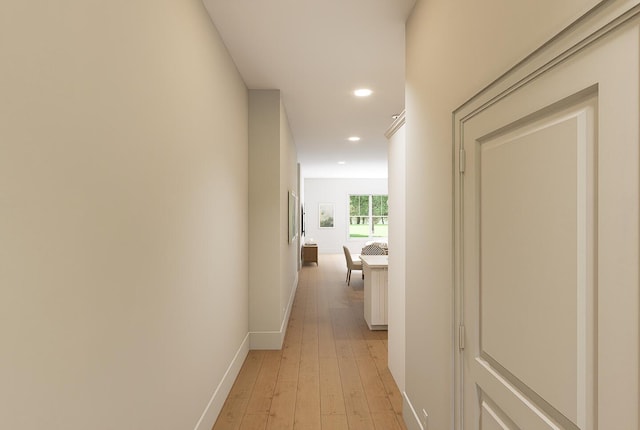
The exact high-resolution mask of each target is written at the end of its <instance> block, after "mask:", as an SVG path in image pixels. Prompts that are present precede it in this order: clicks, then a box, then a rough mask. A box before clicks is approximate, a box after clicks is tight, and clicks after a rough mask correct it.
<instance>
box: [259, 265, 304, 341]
mask: <svg viewBox="0 0 640 430" xmlns="http://www.w3.org/2000/svg"><path fill="white" fill-rule="evenodd" d="M297 289H298V272H296V276H295V278H294V279H293V287H292V288H291V294H290V295H289V303H288V304H287V308H286V311H285V313H284V318H283V319H282V322H281V323H280V330H278V331H252V332H249V334H250V335H251V337H250V342H249V345H250V347H251V349H281V348H282V343H283V342H284V336H285V334H286V333H287V323H288V322H289V316H290V315H291V308H292V307H293V299H294V298H295V296H296V290H297Z"/></svg>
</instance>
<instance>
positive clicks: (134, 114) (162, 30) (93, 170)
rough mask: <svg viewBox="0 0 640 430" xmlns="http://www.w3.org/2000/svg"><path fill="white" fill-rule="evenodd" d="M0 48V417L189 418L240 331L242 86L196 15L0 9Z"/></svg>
mask: <svg viewBox="0 0 640 430" xmlns="http://www.w3.org/2000/svg"><path fill="white" fill-rule="evenodd" d="M0 58H2V72H1V73H0V94H2V97H0V237H1V239H0V321H1V324H0V339H2V346H1V349H2V352H1V353H0V381H2V383H1V384H0V428H3V429H16V430H17V429H36V428H48V429H60V430H62V429H64V430H73V429H78V430H80V429H87V428H91V429H96V430H99V429H158V430H160V429H167V430H175V429H194V428H196V424H197V423H198V421H199V419H200V417H201V415H203V412H205V410H206V409H207V406H208V403H209V401H210V399H211V398H212V395H213V394H214V391H215V390H216V388H217V387H218V386H219V384H220V383H221V382H224V380H223V377H224V375H225V372H226V371H227V369H228V368H229V366H230V364H231V363H232V361H233V359H234V356H235V355H236V353H239V357H238V358H239V360H240V363H241V360H242V358H244V356H243V353H244V352H246V349H242V348H241V345H243V341H244V340H245V339H246V337H247V333H248V310H247V300H248V286H247V285H248V279H247V278H248V276H247V269H246V267H247V253H248V245H247V243H248V234H247V222H248V208H247V188H248V167H247V152H248V149H247V90H246V88H245V86H244V84H243V82H242V80H241V78H240V76H239V74H238V73H237V71H236V68H235V66H234V64H233V62H232V61H231V59H230V57H229V56H228V55H227V52H226V49H225V47H224V46H223V44H222V43H221V41H220V38H219V37H218V34H217V32H216V30H215V29H214V27H213V26H212V24H211V22H210V19H209V16H208V15H207V13H206V11H205V10H204V7H203V5H202V3H201V1H199V0H185V1H168V0H154V1H149V0H133V1H110V2H95V1H89V2H87V1H85V0H61V1H56V2H38V3H34V2H25V1H22V0H4V1H2V2H1V3H0ZM245 346H246V345H245ZM232 373H233V371H232ZM234 376H235V375H234V374H231V375H230V382H232V381H233V377H234ZM225 387H226V388H225ZM229 387H230V385H228V386H225V385H224V384H223V385H222V386H221V387H220V391H218V396H217V398H216V399H214V401H213V403H212V404H211V407H210V408H209V409H207V412H206V413H205V414H204V416H203V420H202V422H201V423H200V424H201V426H200V427H199V428H201V429H204V428H207V429H209V428H211V425H212V424H213V420H214V419H215V415H216V414H217V410H216V408H217V407H219V406H221V404H222V403H221V402H220V403H218V401H219V400H220V399H221V400H222V401H224V398H225V397H226V392H225V390H226V389H228V388H229Z"/></svg>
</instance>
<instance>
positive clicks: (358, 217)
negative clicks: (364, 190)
mask: <svg viewBox="0 0 640 430" xmlns="http://www.w3.org/2000/svg"><path fill="white" fill-rule="evenodd" d="M387 200H388V196H386V195H378V196H375V195H370V194H369V195H367V194H365V195H351V196H349V237H353V238H356V237H387V236H388V235H389V208H388V205H387Z"/></svg>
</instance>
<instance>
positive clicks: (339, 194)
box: [304, 178, 388, 254]
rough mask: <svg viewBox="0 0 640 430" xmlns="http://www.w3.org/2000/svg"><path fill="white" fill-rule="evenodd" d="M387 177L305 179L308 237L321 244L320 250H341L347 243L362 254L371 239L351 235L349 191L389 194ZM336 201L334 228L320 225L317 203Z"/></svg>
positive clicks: (331, 252)
mask: <svg viewBox="0 0 640 430" xmlns="http://www.w3.org/2000/svg"><path fill="white" fill-rule="evenodd" d="M387 191H388V187H387V179H313V178H306V179H305V180H304V211H305V224H306V234H305V237H306V238H307V239H309V238H312V239H313V240H315V241H316V243H317V244H318V252H319V253H320V254H342V253H343V250H342V247H343V246H344V245H346V246H347V247H348V248H349V250H350V251H351V252H352V253H355V254H359V253H360V250H361V249H362V246H363V245H364V243H365V242H367V241H368V240H370V239H364V238H363V239H350V238H349V195H350V194H387ZM320 203H331V204H333V205H334V224H335V227H334V228H320V227H319V221H318V205H319V204H320Z"/></svg>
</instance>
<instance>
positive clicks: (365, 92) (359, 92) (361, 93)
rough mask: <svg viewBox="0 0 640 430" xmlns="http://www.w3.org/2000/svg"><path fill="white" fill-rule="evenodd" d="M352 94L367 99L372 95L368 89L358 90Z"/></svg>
mask: <svg viewBox="0 0 640 430" xmlns="http://www.w3.org/2000/svg"><path fill="white" fill-rule="evenodd" d="M353 94H355V95H356V96H357V97H369V96H370V95H371V94H373V91H372V90H370V89H369V88H358V89H357V90H355V91H354V92H353Z"/></svg>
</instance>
